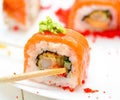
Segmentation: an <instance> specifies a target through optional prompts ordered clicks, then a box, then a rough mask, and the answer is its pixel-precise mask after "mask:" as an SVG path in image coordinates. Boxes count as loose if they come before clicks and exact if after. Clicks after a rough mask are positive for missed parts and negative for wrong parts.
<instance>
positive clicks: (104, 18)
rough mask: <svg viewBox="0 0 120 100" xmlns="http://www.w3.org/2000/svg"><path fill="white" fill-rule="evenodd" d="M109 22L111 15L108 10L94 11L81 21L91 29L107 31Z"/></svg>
mask: <svg viewBox="0 0 120 100" xmlns="http://www.w3.org/2000/svg"><path fill="white" fill-rule="evenodd" d="M111 20H112V15H111V13H110V11H109V10H94V11H93V12H91V13H90V14H88V15H86V16H84V17H83V19H82V21H85V22H86V23H88V24H89V25H91V26H92V27H95V28H102V29H107V28H108V27H109V24H110V22H111Z"/></svg>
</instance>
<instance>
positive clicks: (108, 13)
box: [68, 0, 120, 37]
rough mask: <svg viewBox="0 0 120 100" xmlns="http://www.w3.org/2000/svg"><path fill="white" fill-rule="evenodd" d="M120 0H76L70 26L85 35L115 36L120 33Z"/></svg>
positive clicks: (70, 16) (72, 9)
mask: <svg viewBox="0 0 120 100" xmlns="http://www.w3.org/2000/svg"><path fill="white" fill-rule="evenodd" d="M119 16H120V3H119V0H76V1H75V2H74V4H73V6H72V8H71V12H70V15H69V21H68V27H69V28H73V29H75V30H77V31H79V32H81V33H83V34H84V35H87V34H89V33H91V34H93V35H101V36H107V37H114V36H117V35H120V32H119V31H117V30H120V17H119Z"/></svg>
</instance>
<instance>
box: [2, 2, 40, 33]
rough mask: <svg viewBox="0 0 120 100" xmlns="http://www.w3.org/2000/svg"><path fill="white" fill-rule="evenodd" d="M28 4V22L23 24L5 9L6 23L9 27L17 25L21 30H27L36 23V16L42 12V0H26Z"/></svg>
mask: <svg viewBox="0 0 120 100" xmlns="http://www.w3.org/2000/svg"><path fill="white" fill-rule="evenodd" d="M25 4H26V5H25V6H26V24H25V25H23V24H21V23H19V22H17V21H16V20H14V19H13V18H11V17H9V16H8V15H7V13H6V12H5V11H4V12H3V16H4V23H5V25H6V27H7V28H8V29H10V30H11V29H13V27H15V26H17V27H18V28H19V31H26V30H28V29H29V28H30V26H31V25H32V24H33V23H34V21H35V20H36V18H37V17H38V15H39V12H40V1H39V0H25Z"/></svg>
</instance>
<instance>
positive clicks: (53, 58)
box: [36, 51, 72, 74]
mask: <svg viewBox="0 0 120 100" xmlns="http://www.w3.org/2000/svg"><path fill="white" fill-rule="evenodd" d="M36 66H37V67H38V68H39V69H40V70H43V69H48V68H63V67H64V68H66V73H67V74H68V73H69V72H70V71H71V66H72V63H71V61H70V60H69V57H67V56H62V55H58V54H57V53H54V52H50V51H44V52H43V53H41V54H39V55H38V56H37V57H36Z"/></svg>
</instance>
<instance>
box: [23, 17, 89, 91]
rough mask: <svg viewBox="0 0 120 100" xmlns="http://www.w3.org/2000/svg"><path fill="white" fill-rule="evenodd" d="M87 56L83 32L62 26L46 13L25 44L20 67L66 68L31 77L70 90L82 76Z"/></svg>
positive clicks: (86, 67) (30, 68)
mask: <svg viewBox="0 0 120 100" xmlns="http://www.w3.org/2000/svg"><path fill="white" fill-rule="evenodd" d="M89 57H90V55H89V45H88V42H87V40H86V39H85V37H84V36H83V35H81V34H80V33H78V32H76V31H74V30H71V29H64V28H63V27H62V26H60V25H58V24H57V23H55V22H52V20H51V19H50V18H49V17H48V18H47V21H46V22H44V21H43V22H41V23H40V32H38V33H36V34H34V35H33V36H32V37H31V38H30V39H29V40H28V42H27V43H26V45H25V48H24V58H25V60H24V71H25V72H31V71H37V70H44V69H51V68H66V73H63V74H60V75H55V76H48V77H39V78H34V79H33V80H34V81H36V82H40V83H45V84H48V85H55V86H58V87H62V88H64V89H69V90H70V91H73V90H74V89H75V88H76V87H77V86H81V85H82V81H83V80H84V79H85V78H86V74H87V72H86V71H87V69H88V64H89Z"/></svg>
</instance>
